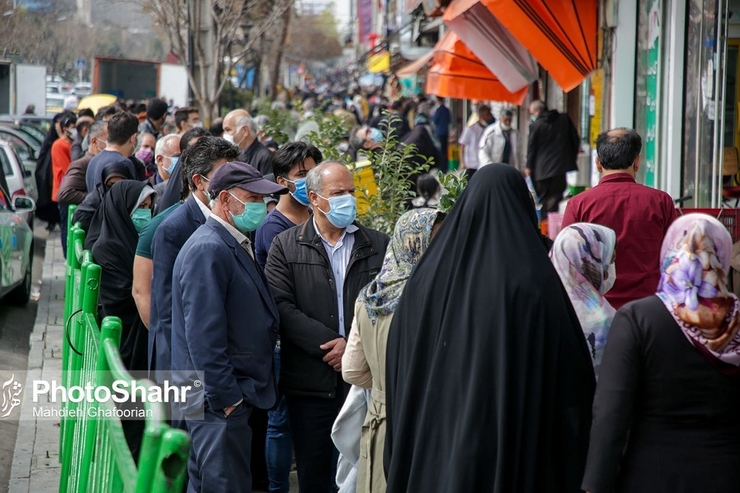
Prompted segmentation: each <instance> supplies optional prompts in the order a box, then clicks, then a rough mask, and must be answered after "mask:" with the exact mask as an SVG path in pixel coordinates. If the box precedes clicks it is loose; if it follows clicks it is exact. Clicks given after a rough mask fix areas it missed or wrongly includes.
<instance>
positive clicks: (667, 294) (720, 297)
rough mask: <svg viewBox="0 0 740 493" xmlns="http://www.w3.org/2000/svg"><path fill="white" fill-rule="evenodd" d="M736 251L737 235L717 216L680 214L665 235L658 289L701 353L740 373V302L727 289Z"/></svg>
mask: <svg viewBox="0 0 740 493" xmlns="http://www.w3.org/2000/svg"><path fill="white" fill-rule="evenodd" d="M731 253H732V238H731V237H730V234H729V233H728V232H727V229H726V228H725V227H724V226H723V225H722V223H720V222H719V221H718V220H716V219H714V218H713V217H710V216H706V215H703V214H687V215H685V216H683V217H681V218H679V219H677V220H676V222H674V223H673V225H672V226H671V227H670V229H669V230H668V233H667V234H666V237H665V240H664V241H663V248H662V249H661V254H660V256H661V258H662V259H663V264H662V266H661V269H660V272H661V276H660V283H659V285H658V293H657V294H658V297H659V298H660V299H661V300H662V301H663V303H664V304H665V306H666V308H667V309H668V311H669V312H670V313H671V315H673V318H674V319H675V321H676V323H677V324H678V326H679V327H680V328H681V330H682V331H683V333H684V335H685V336H686V337H687V338H688V339H689V341H691V343H692V344H694V346H696V347H698V348H699V350H700V351H701V352H702V354H704V355H705V356H706V357H707V358H709V360H710V361H711V362H712V363H713V364H715V365H717V366H719V367H721V368H723V369H725V370H726V371H730V372H731V373H737V371H733V370H737V369H738V367H740V338H739V337H738V328H740V323H738V322H739V321H740V311H739V310H738V308H739V306H740V302H739V301H738V298H737V296H735V295H734V294H732V293H730V292H729V291H728V290H727V272H728V271H729V268H730V254H731ZM718 362H721V363H718ZM728 365H729V366H728Z"/></svg>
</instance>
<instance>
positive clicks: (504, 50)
mask: <svg viewBox="0 0 740 493" xmlns="http://www.w3.org/2000/svg"><path fill="white" fill-rule="evenodd" d="M443 19H444V21H445V24H447V25H448V26H449V27H450V29H452V30H453V31H454V32H455V34H457V35H458V36H459V37H460V39H461V40H462V41H463V42H464V43H465V44H466V45H467V46H468V47H469V48H470V49H471V50H472V51H473V53H475V54H476V55H478V58H480V60H481V61H482V62H483V63H484V64H485V65H486V67H488V68H489V69H490V70H491V71H492V72H493V73H495V74H496V75H497V76H498V78H499V80H500V81H501V83H502V84H503V85H504V86H506V88H507V89H508V90H509V91H512V92H516V91H519V90H520V89H523V88H525V87H527V86H529V85H530V84H532V83H533V82H534V81H536V80H537V77H538V75H539V69H538V68H537V62H536V61H535V59H534V58H532V55H530V54H529V52H528V51H527V49H526V48H525V47H524V46H522V44H521V43H519V41H517V40H516V38H514V36H512V35H511V34H510V33H509V31H507V30H506V28H505V27H503V25H501V23H500V22H499V21H498V20H497V19H496V17H494V16H493V14H492V13H491V12H490V11H489V10H488V8H487V7H486V5H485V4H484V3H483V1H482V0H455V1H454V2H452V4H450V6H449V7H448V8H447V10H446V11H445V15H444V18H443Z"/></svg>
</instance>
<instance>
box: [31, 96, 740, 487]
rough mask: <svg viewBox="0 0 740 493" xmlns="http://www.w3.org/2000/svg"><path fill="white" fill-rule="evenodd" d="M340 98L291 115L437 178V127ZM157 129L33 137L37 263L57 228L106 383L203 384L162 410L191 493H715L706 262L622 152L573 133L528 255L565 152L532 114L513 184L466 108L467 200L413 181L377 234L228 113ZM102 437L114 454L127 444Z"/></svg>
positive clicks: (298, 150)
mask: <svg viewBox="0 0 740 493" xmlns="http://www.w3.org/2000/svg"><path fill="white" fill-rule="evenodd" d="M349 101H350V100H349V99H348V100H343V99H341V98H325V100H323V101H316V104H319V105H323V107H322V110H321V111H331V108H332V104H336V105H338V106H340V108H337V109H335V110H334V111H340V110H341V111H344V112H347V113H349V114H350V115H352V117H353V118H354V119H355V121H353V125H351V130H349V131H348V135H347V137H348V143H349V146H350V147H351V148H353V149H354V150H355V151H357V152H360V151H361V150H362V149H372V148H373V146H375V145H377V144H378V143H379V142H380V141H382V139H385V138H387V136H388V135H389V134H391V133H394V134H397V135H399V137H401V140H402V141H404V139H407V138H411V139H417V142H419V143H421V142H422V140H423V141H426V143H427V144H428V145H429V151H430V152H432V153H437V156H436V158H438V159H439V161H435V165H436V166H438V167H440V170H443V169H444V170H446V168H445V167H446V166H447V164H446V160H445V158H446V155H445V156H443V154H445V153H444V147H443V145H442V144H440V143H442V142H445V144H444V145H446V142H448V140H449V133H450V132H449V129H450V122H449V110H447V112H445V110H446V108H445V107H444V105H443V104H438V105H437V106H436V108H435V109H434V111H433V112H432V111H431V109H432V108H434V106H431V105H430V104H428V103H429V102H427V101H424V100H417V101H413V103H412V102H411V100H409V101H407V102H406V103H403V102H399V101H396V102H393V103H389V102H388V101H382V100H380V99H379V100H378V104H379V105H387V106H388V108H389V109H390V111H391V114H393V113H396V114H397V116H398V118H390V119H388V117H387V116H383V115H382V114H380V113H378V114H375V113H374V111H373V109H372V108H370V107H367V108H364V107H363V104H362V102H363V98H359V99H358V98H354V99H351V101H352V104H351V105H350V104H349ZM309 106H310V105H309ZM442 108H444V109H442ZM304 109H305V106H304ZM407 110H408V111H409V113H405V112H406V111H407ZM168 111H169V109H168V106H167V103H166V102H164V101H162V100H157V99H154V100H151V101H150V102H149V103H148V106H147V108H146V118H145V119H144V120H143V121H140V119H139V118H138V117H137V116H136V115H135V114H134V113H132V112H131V111H129V110H127V109H125V108H120V107H118V106H112V107H109V108H104V109H102V110H100V111H99V112H98V113H97V114H95V115H91V114H89V113H87V112H85V113H83V112H80V114H76V115H75V114H73V113H64V114H60V115H57V117H55V118H54V125H53V126H52V129H51V131H50V135H49V138H48V139H47V143H49V144H50V145H49V146H48V153H47V154H46V155H45V154H44V153H42V154H41V156H40V157H39V159H40V162H39V169H42V168H43V166H42V164H43V163H42V162H41V161H43V160H48V161H49V162H48V163H46V172H47V173H48V176H43V175H42V176H41V179H40V180H39V181H40V183H41V182H42V181H44V180H46V181H47V183H48V185H49V186H48V187H47V189H46V190H47V193H48V197H47V198H48V199H49V200H48V204H43V203H42V204H41V206H42V213H43V212H44V211H45V212H46V213H49V214H50V216H49V217H50V218H51V217H54V216H53V214H52V212H53V211H54V210H56V212H57V215H56V220H57V221H59V224H60V225H61V228H62V234H63V240H62V241H63V244H64V234H66V230H65V227H66V221H65V217H66V214H67V207H68V206H69V205H73V204H74V205H76V206H77V208H76V210H75V212H74V217H73V218H72V221H73V222H74V223H79V224H80V225H81V227H82V228H83V229H84V230H85V231H86V240H85V248H87V249H90V250H91V251H92V254H93V258H94V260H95V262H96V263H98V264H99V265H101V267H102V276H101V284H100V307H99V314H100V316H101V317H104V316H116V317H119V318H120V319H121V321H122V324H123V334H122V340H121V348H120V349H121V355H122V358H123V361H124V363H125V364H126V365H127V367H128V368H129V370H131V371H132V372H134V373H136V372H143V373H145V374H146V375H148V376H149V378H151V379H152V380H154V381H156V382H157V383H160V384H161V383H164V382H165V381H174V382H175V383H182V384H189V383H191V382H192V381H194V380H201V381H202V382H203V385H202V386H201V387H195V388H194V393H193V394H191V395H190V398H189V399H188V401H187V402H186V403H184V404H182V405H172V406H171V407H169V408H168V413H169V419H170V422H171V423H172V425H173V426H175V427H179V428H181V429H184V430H186V431H187V432H188V434H189V436H190V439H191V443H192V447H191V455H190V461H189V464H188V491H189V492H203V493H205V492H219V493H222V492H249V491H270V492H280V493H284V492H288V491H289V490H290V486H289V477H290V472H291V469H292V466H293V461H294V460H295V465H296V468H297V475H298V482H299V489H300V491H301V492H304V493H330V492H336V491H341V492H358V493H359V492H362V493H382V492H386V491H387V492H391V493H401V492H462V491H495V492H501V493H504V492H506V493H509V492H522V493H527V492H532V493H535V492H543V491H558V492H559V491H562V492H580V491H586V492H590V493H602V492H611V491H620V492H640V491H650V492H654V491H661V492H671V493H675V492H696V491H712V492H719V493H722V492H728V493H729V492H731V491H735V490H736V489H737V485H738V483H739V481H738V480H739V479H740V433H738V432H740V430H739V429H738V426H740V425H738V424H737V420H736V419H735V417H734V410H735V409H737V406H736V405H735V404H738V402H737V401H738V399H740V393H738V392H736V391H737V390H738V384H739V381H738V375H740V336H739V335H738V329H740V301H738V298H737V297H736V296H735V295H734V294H733V293H732V292H731V291H730V290H729V289H728V270H729V262H730V255H731V250H732V239H731V237H730V235H729V233H728V232H727V230H726V229H725V228H724V226H723V225H722V224H721V223H720V222H718V221H717V220H716V219H714V218H712V217H710V216H706V215H698V214H689V215H685V216H682V217H680V218H677V212H676V209H675V207H674V205H673V203H672V200H671V198H670V197H669V196H668V195H667V194H665V193H664V192H661V191H658V190H654V189H651V188H648V187H645V186H642V185H640V184H638V183H636V181H635V176H636V173H637V171H638V170H639V167H640V161H641V156H640V153H641V149H642V140H641V137H640V136H639V135H638V134H637V133H636V132H635V131H634V130H630V129H615V130H611V131H609V132H604V133H603V134H601V135H600V136H599V138H598V140H597V155H598V158H597V161H596V162H597V166H598V169H599V172H601V173H602V175H603V177H602V179H601V182H600V183H599V184H598V185H597V186H595V187H593V188H592V189H591V190H588V191H586V192H583V193H581V194H579V195H577V196H575V197H573V198H571V199H570V200H569V202H568V203H567V206H566V210H565V214H564V223H563V229H562V231H561V232H560V234H559V235H558V236H557V238H556V239H555V241H554V243H553V242H552V241H551V240H549V239H548V238H547V237H545V236H543V235H542V233H541V231H540V227H539V223H538V219H537V215H536V209H535V203H534V201H533V198H532V193H531V191H530V189H529V188H528V185H527V182H528V180H527V178H529V180H531V183H532V184H533V187H534V188H535V191H536V193H537V195H538V196H539V198H540V200H541V202H542V207H543V208H544V209H545V210H548V211H552V210H557V208H558V207H559V204H560V201H561V199H562V197H563V192H564V190H565V173H566V172H567V171H570V170H572V169H574V166H575V161H576V155H577V152H578V136H577V133H576V132H575V128H574V127H573V125H572V123H571V122H570V120H569V118H568V117H567V115H564V114H561V113H559V112H557V111H554V110H548V109H547V108H546V106H545V105H544V103H542V102H539V101H536V102H534V103H532V105H531V107H530V113H531V116H532V123H531V127H530V130H529V136H530V137H529V142H528V152H527V156H526V160H525V159H522V158H521V157H520V156H518V155H517V149H518V145H517V143H516V139H517V132H516V130H515V129H514V128H512V118H513V114H512V113H511V112H510V111H504V112H503V113H502V114H500V115H498V116H499V118H498V119H496V118H495V117H494V116H493V115H492V113H491V109H490V107H488V106H486V105H485V104H479V105H478V107H477V108H476V115H477V122H474V123H473V125H471V126H470V127H467V128H466V130H465V131H464V132H463V134H462V135H461V136H460V144H461V145H462V146H463V148H462V159H461V161H462V162H461V164H462V166H463V167H464V168H465V169H467V170H469V171H468V175H469V177H470V183H469V185H468V186H467V188H466V189H465V191H464V192H463V193H462V195H461V196H460V197H459V198H458V200H457V201H456V203H455V205H454V207H453V208H452V209H451V210H450V212H449V213H447V214H445V213H442V212H441V211H439V210H438V209H436V208H434V206H435V205H436V203H437V202H436V200H435V199H434V197H435V196H438V193H439V191H438V190H439V188H438V185H439V184H438V183H437V182H436V179H435V178H434V177H433V176H429V175H423V176H421V177H419V179H418V182H417V189H418V191H419V194H420V197H419V199H420V200H417V201H415V202H414V206H416V207H418V208H414V209H410V210H408V211H407V212H405V213H404V214H403V215H402V216H401V217H400V219H398V222H397V223H396V225H395V229H394V231H393V234H392V235H391V237H390V238H389V237H388V236H386V235H385V234H384V233H382V232H380V231H376V230H373V229H371V228H368V227H366V226H365V225H363V224H361V222H359V221H358V220H357V202H356V198H355V193H356V190H355V184H354V180H353V176H352V174H351V172H350V171H349V169H348V168H347V167H346V166H345V165H344V164H342V163H339V162H334V161H331V160H325V159H324V156H323V154H322V152H321V151H320V150H319V149H318V148H317V147H316V146H314V145H313V144H311V143H310V142H306V141H305V140H301V139H295V140H291V141H290V142H281V143H280V145H277V146H275V147H277V149H276V150H271V149H270V148H269V147H268V146H267V145H265V144H266V143H267V141H268V140H269V139H268V137H267V136H265V135H264V132H261V130H260V127H259V124H258V121H256V120H258V118H256V117H253V115H251V114H250V113H249V112H247V111H245V110H241V109H238V110H234V111H231V112H230V113H228V114H227V115H226V116H225V117H224V118H223V120H222V121H221V122H220V127H218V128H214V127H212V129H211V130H210V131H208V130H206V129H204V128H203V127H202V125H200V124H199V118H198V115H197V112H195V111H194V110H192V109H186V110H181V111H179V112H175V114H174V115H169V114H168ZM412 113H415V115H414V116H413V117H412V118H410V117H411V114H412ZM172 116H174V120H175V122H176V128H177V132H169V131H167V130H166V129H165V128H164V127H165V124H166V122H167V120H168V118H171V117H172ZM309 121H310V119H307V120H306V122H309ZM348 127H349V126H348ZM300 130H301V129H300V128H299V130H298V132H299V133H300ZM306 135H310V132H308V134H306ZM409 136H413V137H409ZM308 140H310V139H308ZM419 148H420V149H421V148H423V146H422V145H420V146H419ZM75 149H78V150H77V151H75ZM73 152H77V154H75V155H73V154H72V153H73ZM80 152H81V153H82V154H79V153H80ZM42 173H43V171H42ZM37 176H38V175H37ZM430 180H431V181H430ZM432 182H433V183H432ZM425 195H426V196H425ZM44 207H45V209H44ZM49 220H52V221H53V219H49ZM597 379H598V382H597ZM124 431H125V432H126V438H127V441H128V444H129V446H130V448H131V450H132V453H133V455H134V457H137V456H138V451H139V447H140V444H141V433H142V431H143V423H141V422H135V421H134V422H125V423H124Z"/></svg>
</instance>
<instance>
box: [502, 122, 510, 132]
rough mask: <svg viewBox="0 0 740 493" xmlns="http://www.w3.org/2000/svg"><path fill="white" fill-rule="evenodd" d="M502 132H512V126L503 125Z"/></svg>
mask: <svg viewBox="0 0 740 493" xmlns="http://www.w3.org/2000/svg"><path fill="white" fill-rule="evenodd" d="M501 130H503V131H504V132H508V131H509V130H511V125H507V124H505V123H502V124H501Z"/></svg>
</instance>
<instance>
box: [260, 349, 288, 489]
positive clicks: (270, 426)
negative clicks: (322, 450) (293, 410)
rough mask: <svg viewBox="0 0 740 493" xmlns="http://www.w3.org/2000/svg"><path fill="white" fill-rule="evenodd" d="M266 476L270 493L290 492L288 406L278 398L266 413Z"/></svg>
mask: <svg viewBox="0 0 740 493" xmlns="http://www.w3.org/2000/svg"><path fill="white" fill-rule="evenodd" d="M274 362H275V372H276V374H277V375H280V346H277V347H276V348H275V353H274ZM265 456H266V458H267V474H268V476H269V478H270V493H289V492H290V467H291V465H293V439H292V437H291V434H290V420H289V419H288V405H287V404H286V403H285V396H280V399H279V400H278V405H277V407H275V409H273V410H272V411H268V413H267V441H266V443H265Z"/></svg>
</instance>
